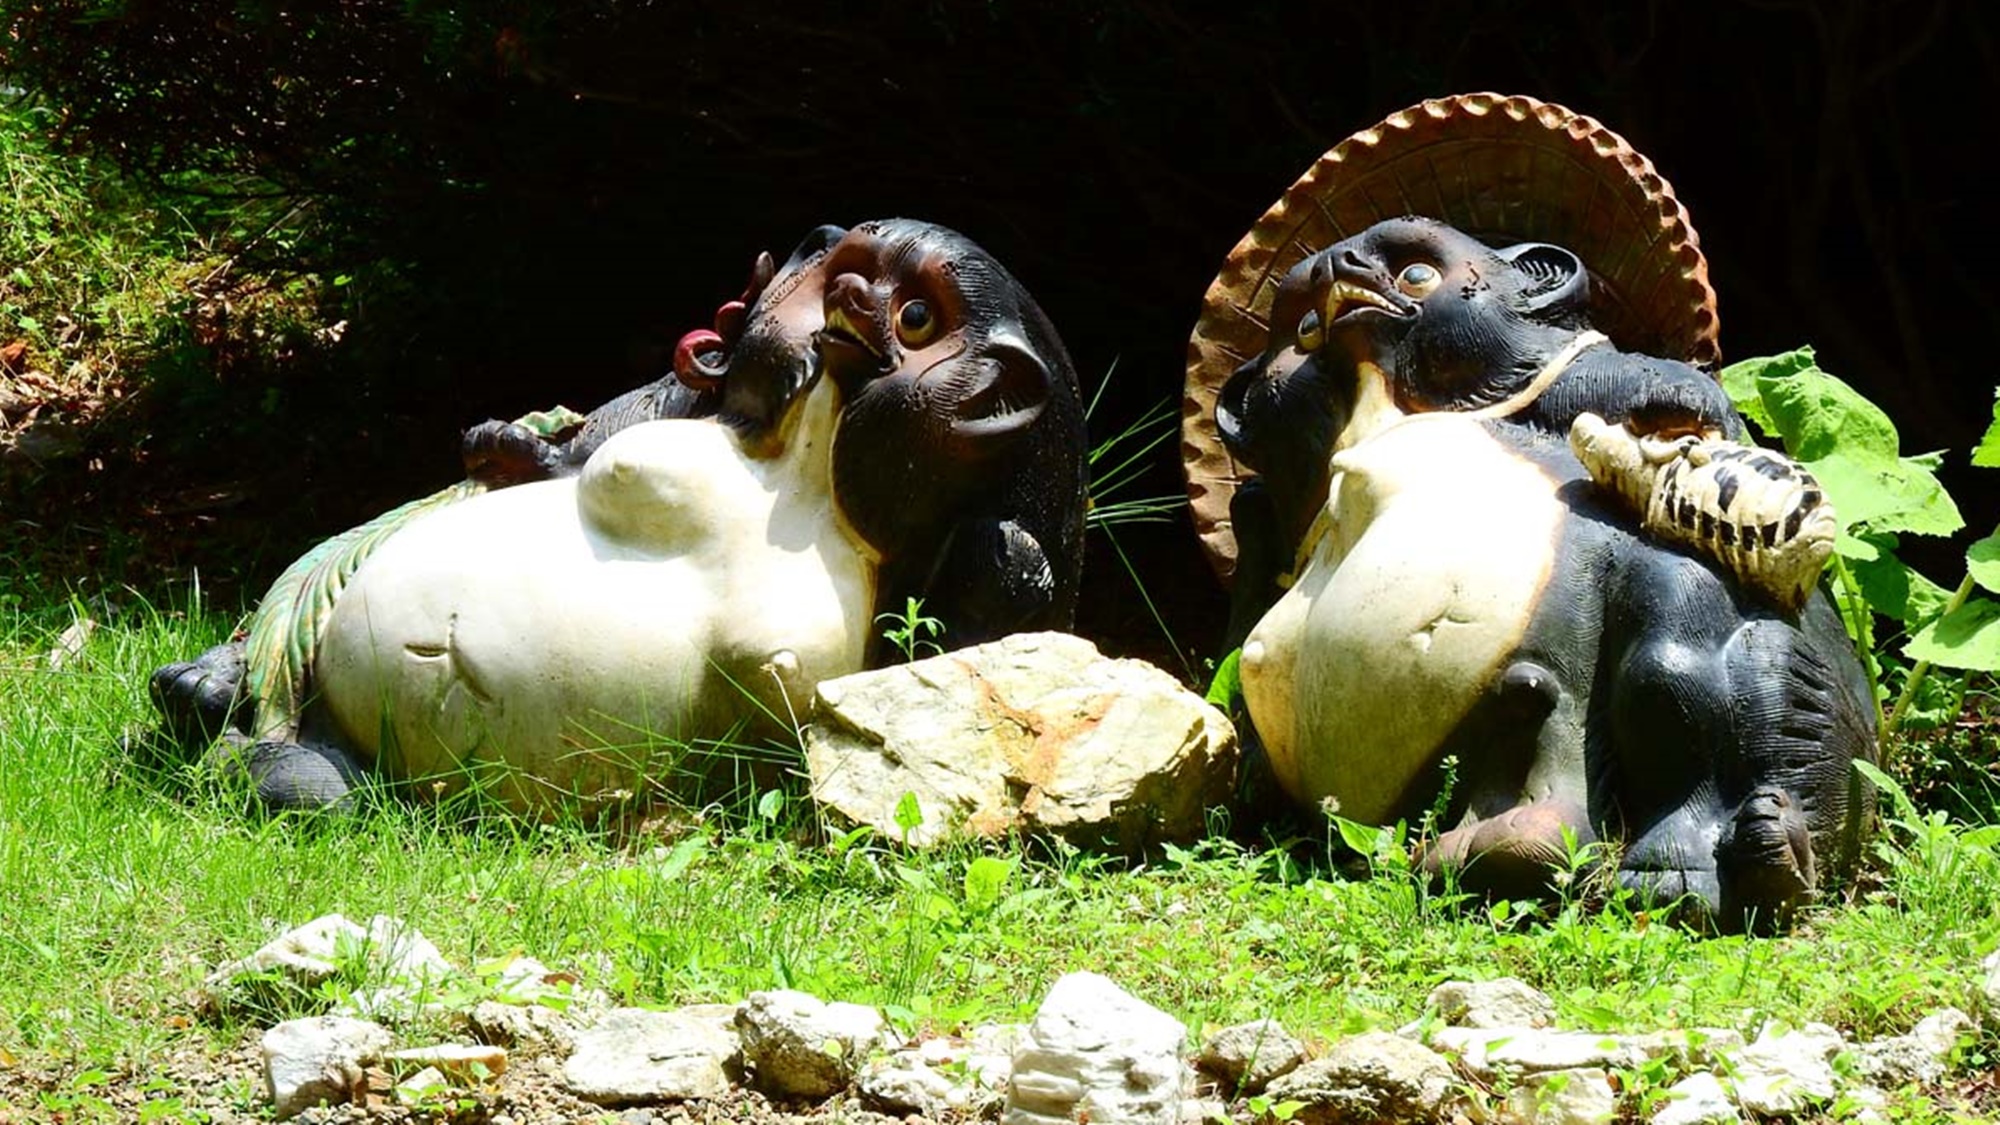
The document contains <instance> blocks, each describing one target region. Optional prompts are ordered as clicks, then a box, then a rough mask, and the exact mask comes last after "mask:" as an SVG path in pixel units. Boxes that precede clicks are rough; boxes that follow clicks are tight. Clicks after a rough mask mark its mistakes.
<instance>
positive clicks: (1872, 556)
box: [1833, 531, 1882, 562]
mask: <svg viewBox="0 0 2000 1125" xmlns="http://www.w3.org/2000/svg"><path fill="white" fill-rule="evenodd" d="M1833 553H1834V554H1836V555H1839V556H1840V557H1841V558H1843V559H1851V560H1853V561H1855V562H1874V561H1875V560H1876V559H1879V558H1881V557H1882V550H1881V548H1879V547H1877V546H1876V545H1875V544H1873V543H1870V542H1869V541H1868V537H1867V536H1865V535H1850V534H1848V533H1847V532H1845V531H1843V532H1841V533H1840V534H1838V535H1836V536H1834V537H1833Z"/></svg>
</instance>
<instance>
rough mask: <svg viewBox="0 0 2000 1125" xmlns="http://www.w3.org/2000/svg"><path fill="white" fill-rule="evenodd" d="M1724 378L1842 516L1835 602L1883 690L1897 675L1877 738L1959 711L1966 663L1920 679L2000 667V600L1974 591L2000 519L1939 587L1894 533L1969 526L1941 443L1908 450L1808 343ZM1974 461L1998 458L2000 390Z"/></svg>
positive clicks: (1993, 561)
mask: <svg viewBox="0 0 2000 1125" xmlns="http://www.w3.org/2000/svg"><path fill="white" fill-rule="evenodd" d="M1722 385H1723V387H1724V388H1725V389H1727V390H1728V392H1729V395H1730V398H1731V399H1732V400H1733V401H1734V402H1735V403H1736V406H1737V409H1738V410H1740V411H1742V413H1743V416H1744V417H1745V418H1747V419H1749V420H1750V422H1751V423H1752V424H1753V425H1754V426H1756V427H1757V428H1758V429H1759V430H1760V431H1762V432H1763V433H1765V434H1767V435H1771V436H1774V437H1777V438H1780V439H1781V440H1782V441H1783V442H1784V446H1785V451H1786V453H1788V454H1789V455H1791V457H1792V458H1793V459H1794V460H1796V461H1798V462H1799V463H1800V464H1802V465H1804V466H1805V467H1806V468H1807V469H1809V470H1811V472H1812V473H1813V475H1814V476H1815V477H1816V478H1818V480H1819V482H1820V485H1821V486H1822V487H1823V488H1824V489H1825V491H1826V495H1827V498H1828V499H1829V500H1830V501H1831V502H1832V504H1833V508H1834V512H1835V513H1836V515H1837V516H1838V517H1839V519H1840V525H1841V534H1840V536H1839V538H1838V539H1836V540H1835V543H1834V558H1833V562H1832V565H1831V574H1832V578H1833V592H1834V596H1835V601H1836V604H1837V605H1838V606H1839V607H1840V610H1841V616H1842V618H1843V620H1844V621H1845V622H1846V625H1847V630H1848V633H1849V635H1850V636H1852V637H1853V638H1854V641H1855V644H1856V646H1857V648H1858V650H1859V651H1860V654H1861V657H1862V660H1863V662H1864V663H1865V664H1866V665H1867V666H1868V669H1869V672H1870V674H1871V675H1872V676H1873V677H1874V678H1875V680H1876V682H1877V684H1878V691H1885V690H1886V686H1887V684H1888V683H1889V682H1890V681H1891V680H1896V681H1900V688H1899V690H1898V691H1897V693H1896V697H1895V702H1894V704H1893V705H1892V706H1891V707H1890V708H1889V709H1888V711H1887V713H1886V714H1885V715H1884V716H1883V718H1882V723H1881V734H1882V737H1883V739H1884V740H1885V741H1886V740H1887V739H1888V736H1890V735H1892V734H1894V733H1895V732H1896V730H1897V729H1898V728H1899V727H1900V726H1901V725H1902V724H1903V723H1904V722H1905V721H1906V720H1909V719H1911V718H1913V717H1916V716H1917V715H1919V714H1920V713H1921V714H1922V717H1923V718H1924V719H1925V720H1926V721H1928V722H1930V723H1932V724H1935V722H1936V721H1938V719H1939V718H1940V717H1949V715H1950V714H1952V713H1955V709H1956V705H1957V702H1958V699H1959V698H1960V696H1961V695H1962V692H1963V676H1962V675H1961V676H1959V677H1957V680H1958V682H1957V683H1956V684H1953V685H1951V686H1950V687H1948V688H1947V689H1946V690H1944V691H1942V692H1940V691H1937V690H1934V689H1933V690H1930V691H1929V692H1928V693H1927V692H1926V688H1925V685H1926V683H1927V680H1928V677H1929V673H1930V672H1931V670H1932V669H1934V668H1945V669H1951V670H1953V671H1956V672H1960V673H1963V672H1965V671H1985V672H1993V671H2000V602H1996V601H1994V600H1993V599H1992V598H1990V597H1986V596H1982V595H1980V594H1978V593H1977V591H1978V590H1980V589H1983V590H1985V591H1986V592H1987V593H2000V530H1996V531H1995V532H1994V533H1993V534H1989V535H1987V536H1986V537H1985V538H1983V539H1980V540H1979V541H1977V542H1975V543H1973V544H1972V546H1971V547H1970V549H1968V550H1967V552H1966V573H1965V576H1964V579H1963V580H1962V581H1961V582H1959V584H1958V586H1957V588H1956V589H1955V590H1950V591H1947V590H1945V589H1944V588H1943V587H1942V586H1939V585H1938V584H1936V583H1934V582H1932V581H1931V580H1929V579H1928V578H1925V577H1924V576H1923V575H1922V574H1920V573H1918V572H1917V571H1916V570H1914V569H1913V568H1911V567H1910V566H1909V565H1908V564H1906V563H1904V562H1903V561H1902V560H1901V559H1900V558H1898V557H1897V555H1896V548H1897V546H1898V536H1900V535H1905V534H1908V535H1951V534H1953V533H1954V532H1957V531H1958V530H1960V529H1961V528H1963V527H1964V526H1965V520H1964V517H1963V516H1961V515H1960V514H1959V510H1958V506H1957V505H1956V504H1955V503H1953V501H1952V498H1951V496H1950V494H1948V493H1947V492H1946V491H1945V489H1944V486H1943V484H1942V483H1940V482H1939V481H1938V479H1937V473H1936V470H1937V469H1938V468H1939V467H1940V466H1941V465H1942V464H1943V461H1944V459H1943V455H1942V454H1937V453H1932V454H1925V455H1922V456H1914V457H1911V456H1904V455H1903V454H1902V453H1901V452H1900V451H1899V443H1898V439H1897V435H1896V428H1895V425H1894V424H1893V423H1891V422H1890V421H1889V418H1888V416H1887V415H1886V414H1884V413H1883V412H1882V411H1881V409H1880V408H1879V407H1877V406H1876V405H1875V404H1874V403H1871V402H1869V401H1868V400H1867V399H1866V398H1864V397H1863V396H1862V395H1861V394H1860V393H1859V392H1858V391H1856V390H1855V389H1854V388H1852V387H1850V386H1848V385H1847V384H1846V383H1844V382H1842V381H1841V380H1839V379H1837V378H1835V377H1834V376H1832V375H1829V374H1827V373H1826V372H1825V371H1823V370H1821V369H1820V367H1819V365H1818V362H1817V360H1816V359H1815V357H1814V355H1813V351H1812V349H1811V348H1800V349H1798V350H1796V351H1791V352H1786V353H1784V354H1783V355H1778V356H1768V357H1763V358H1758V359H1749V360H1745V361H1743V362H1741V363H1737V364H1734V365H1732V366H1730V367H1728V368H1726V369H1724V371H1723V372H1722ZM1972 464H1974V465H1978V466H1982V467H1987V468H1996V467H2000V400H1996V403H1995V410H1994V420H1993V423H1992V425H1990V426H1989V427H1988V429H1987V431H1986V434H1985V436H1984V437H1983V438H1982V439H1981V440H1980V442H1979V445H1978V446H1977V448H1975V449H1974V450H1973V452H1972ZM1876 615H1880V616H1881V617H1883V618H1886V619H1887V620H1889V621H1891V622H1894V623H1896V624H1897V625H1898V626H1900V630H1899V635H1905V636H1906V639H1905V640H1904V643H1903V644H1902V646H1901V648H1900V655H1898V654H1897V653H1892V652H1890V651H1889V649H1888V645H1889V644H1890V643H1892V642H1893V640H1894V639H1895V637H1893V636H1892V637H1887V638H1880V639H1878V638H1877V636H1876V623H1875V620H1874V618H1875V616H1876ZM1902 660H1908V661H1910V662H1911V663H1910V664H1909V666H1907V667H1903V666H1902V664H1901V661H1902Z"/></svg>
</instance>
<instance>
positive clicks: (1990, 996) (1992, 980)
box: [1979, 949, 2000, 1019]
mask: <svg viewBox="0 0 2000 1125" xmlns="http://www.w3.org/2000/svg"><path fill="white" fill-rule="evenodd" d="M1979 967H1980V968H1981V969H1983V970H1984V971H1985V973H1986V979H1985V980H1983V981H1981V982H1980V985H1979V995H1980V998H1981V999H1982V1000H1984V1001H1985V1002H1986V1016H1987V1018H1988V1019H2000V949H1996V950H1994V951H1993V952H1991V953H1989V954H1987V955H1986V960H1984V961H1981V962H1980V963H1979Z"/></svg>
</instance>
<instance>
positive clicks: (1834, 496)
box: [1805, 434, 1965, 535]
mask: <svg viewBox="0 0 2000 1125" xmlns="http://www.w3.org/2000/svg"><path fill="white" fill-rule="evenodd" d="M1891 440H1894V438H1893V434H1892V437H1891ZM1805 464H1806V468H1808V469H1810V470H1811V471H1812V474H1813V476H1814V477H1817V478H1818V479H1819V483H1820V486H1821V487H1822V488H1824V489H1825V490H1826V496H1827V499H1828V500H1829V501H1831V502H1832V504H1833V510H1834V512H1835V514H1837V515H1838V516H1839V517H1840V523H1841V526H1842V527H1846V528H1854V527H1858V526H1865V527H1867V528H1868V530H1870V531H1908V532H1912V533H1914V534H1917V535H1950V534H1951V533H1952V532H1954V531H1957V530H1958V529H1959V528H1962V527H1964V526H1965V518H1964V517H1963V516H1961V515H1959V514H1958V505H1957V504H1954V503H1952V499H1951V496H1950V494H1949V493H1947V492H1945V490H1944V486H1943V485H1941V484H1939V483H1938V479H1937V477H1935V476H1933V475H1932V474H1931V473H1930V472H1929V471H1928V470H1926V469H1922V468H1920V467H1918V466H1916V465H1913V464H1912V463H1911V462H1910V461H1909V460H1908V459H1906V458H1901V457H1886V458H1884V457H1877V456H1874V455H1873V454H1871V453H1868V452H1863V451H1859V450H1852V449H1849V448H1847V447H1844V446H1843V447H1842V448H1840V449H1838V450H1836V451H1835V452H1833V453H1831V454H1829V455H1827V456H1825V457H1822V458H1819V459H1818V460H1806V462H1805Z"/></svg>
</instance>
